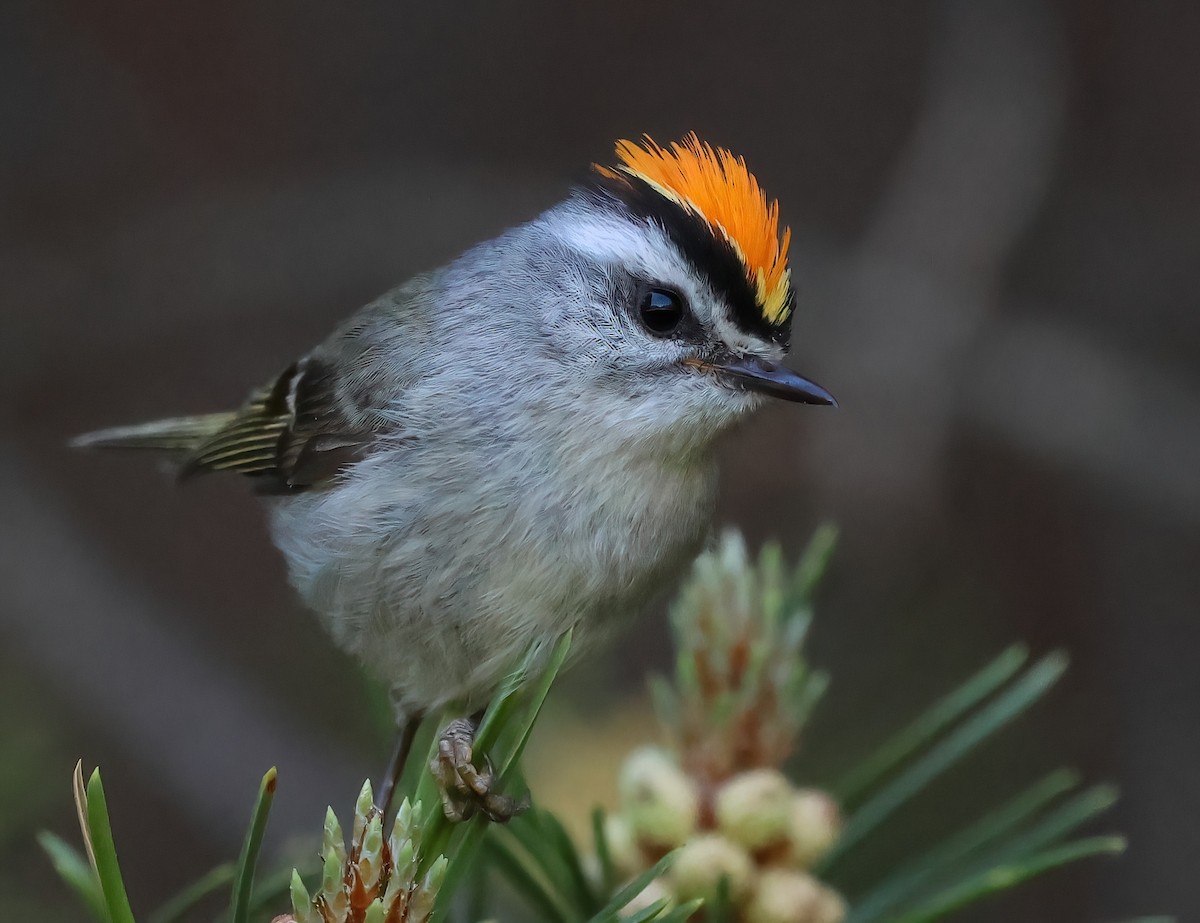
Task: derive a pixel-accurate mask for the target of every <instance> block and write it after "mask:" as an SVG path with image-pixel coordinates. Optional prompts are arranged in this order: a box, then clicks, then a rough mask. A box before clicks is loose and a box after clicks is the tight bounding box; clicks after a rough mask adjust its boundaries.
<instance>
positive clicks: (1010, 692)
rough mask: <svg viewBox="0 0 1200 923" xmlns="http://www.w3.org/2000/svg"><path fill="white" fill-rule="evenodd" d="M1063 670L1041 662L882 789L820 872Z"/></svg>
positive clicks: (1061, 663)
mask: <svg viewBox="0 0 1200 923" xmlns="http://www.w3.org/2000/svg"><path fill="white" fill-rule="evenodd" d="M1066 668H1067V658H1066V657H1065V656H1064V655H1063V654H1061V653H1054V654H1050V655H1048V656H1046V657H1044V658H1043V659H1042V660H1040V661H1039V662H1038V663H1036V664H1034V665H1033V666H1032V667H1030V668H1029V670H1027V671H1026V672H1025V674H1024V675H1023V676H1021V677H1020V678H1019V679H1018V680H1017V681H1016V682H1014V683H1013V684H1012V685H1011V686H1010V687H1009V688H1008V689H1006V690H1005V691H1004V692H1003V693H1001V694H1000V695H999V696H998V697H997V698H996V699H994V700H993V701H992V702H990V703H989V704H988V705H986V706H984V707H983V708H981V709H980V710H979V711H977V712H976V713H975V714H974V715H973V716H972V717H970V718H969V719H967V720H966V721H964V722H963V723H962V724H961V725H960V726H959V727H958V728H957V729H956V730H954V731H953V732H952V733H951V734H950V735H949V736H948V737H946V738H945V739H944V740H942V741H941V742H940V743H938V744H936V745H934V746H933V747H932V748H931V749H930V750H929V751H928V752H926V753H925V755H924V756H922V757H920V758H919V759H917V761H916V762H914V763H913V764H912V765H910V766H909V767H908V768H907V769H905V770H903V771H902V772H901V773H900V774H899V775H898V776H896V778H894V779H893V780H892V781H891V782H889V783H887V784H885V785H884V786H883V787H882V788H880V789H879V790H878V791H877V792H876V793H875V794H874V795H873V796H872V797H870V798H869V799H868V800H867V801H866V802H864V803H863V804H862V805H861V806H860V807H859V808H858V810H857V811H855V812H854V813H853V814H852V815H851V817H850V821H849V822H848V823H847V824H846V828H845V830H843V831H842V835H841V838H840V839H839V840H838V843H837V845H836V846H835V847H834V849H833V851H832V852H831V853H830V854H829V855H828V856H827V857H826V858H825V860H824V861H823V862H822V863H820V865H819V867H818V872H819V873H821V874H824V872H825V871H826V870H828V869H830V868H832V867H833V866H834V865H835V863H836V862H837V860H838V859H839V858H841V857H842V856H844V855H845V854H846V853H847V852H849V851H850V850H851V849H852V848H853V847H854V846H855V845H856V844H858V843H859V842H861V841H862V839H863V838H864V837H866V836H867V835H868V834H869V833H870V832H871V831H873V830H874V829H875V828H876V827H878V826H879V824H881V823H882V822H883V821H884V820H886V819H887V818H888V817H889V816H891V815H892V814H893V813H894V812H895V811H896V810H897V809H899V808H900V807H902V806H903V805H904V804H905V803H906V802H908V801H909V799H911V798H912V797H913V796H914V795H916V794H917V793H918V792H920V791H921V790H922V789H924V788H925V787H926V786H927V785H928V784H929V783H930V782H932V781H933V780H934V779H935V778H937V777H938V776H939V775H941V774H942V773H944V772H946V770H948V769H950V768H951V767H952V766H954V765H955V764H956V763H958V762H959V761H960V760H961V759H962V758H963V757H965V756H966V755H967V754H968V753H970V752H971V751H972V750H974V749H975V748H976V747H977V746H979V744H981V743H983V742H984V741H985V740H988V739H989V738H990V737H992V735H994V734H995V733H996V732H997V731H999V730H1000V728H1002V727H1003V726H1004V725H1006V724H1008V723H1009V722H1010V721H1012V720H1013V719H1014V718H1016V717H1017V716H1018V715H1020V714H1021V713H1022V712H1024V711H1025V710H1026V709H1027V708H1029V706H1031V705H1032V704H1033V703H1034V702H1036V701H1037V700H1038V699H1040V698H1041V697H1042V696H1043V695H1044V694H1045V693H1046V692H1047V691H1048V690H1049V689H1050V687H1051V686H1053V685H1054V683H1055V682H1057V681H1058V678H1059V677H1060V676H1062V674H1063V671H1064V670H1066ZM937 707H938V706H935V708H937Z"/></svg>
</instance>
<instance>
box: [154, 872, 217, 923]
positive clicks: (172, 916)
mask: <svg viewBox="0 0 1200 923" xmlns="http://www.w3.org/2000/svg"><path fill="white" fill-rule="evenodd" d="M236 874H237V866H235V865H234V864H233V863H232V862H226V863H223V864H222V865H218V866H217V867H216V868H214V869H213V870H212V871H210V872H209V873H208V874H207V875H204V876H203V877H202V878H199V879H197V880H196V881H194V882H192V884H190V885H188V886H187V887H186V888H184V889H183V890H182V891H180V892H179V893H178V894H177V895H175V897H173V898H171V899H170V900H169V901H167V902H166V903H165V904H163V905H162V906H161V907H159V908H158V910H156V911H154V913H152V914H151V915H150V923H175V921H176V920H178V919H179V918H180V917H182V916H184V915H185V914H186V913H187V912H188V911H189V910H191V909H193V908H194V907H195V906H196V905H197V904H199V903H200V902H201V901H202V900H204V899H205V898H206V897H208V896H209V895H210V894H212V893H213V892H215V891H217V890H218V889H220V888H223V887H225V886H226V885H228V884H230V883H231V882H232V881H233V879H234V877H235V875H236Z"/></svg>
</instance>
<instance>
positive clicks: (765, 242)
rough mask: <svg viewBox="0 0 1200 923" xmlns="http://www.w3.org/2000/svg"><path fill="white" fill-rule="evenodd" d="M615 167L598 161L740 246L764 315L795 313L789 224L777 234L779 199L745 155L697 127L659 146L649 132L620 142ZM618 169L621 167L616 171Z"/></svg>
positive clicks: (775, 319) (782, 318) (773, 318)
mask: <svg viewBox="0 0 1200 923" xmlns="http://www.w3.org/2000/svg"><path fill="white" fill-rule="evenodd" d="M617 157H618V159H619V160H620V165H619V166H618V167H617V168H616V171H614V170H610V169H608V168H607V167H602V166H600V165H599V164H596V170H597V171H599V172H600V173H601V174H602V175H604V176H607V177H610V178H613V179H616V178H619V175H620V173H625V174H628V175H630V176H634V177H637V178H638V179H640V180H642V181H643V182H646V183H648V184H649V185H650V186H652V187H653V188H654V189H655V191H657V192H658V193H659V194H660V195H663V196H665V197H666V198H668V199H670V200H671V201H673V202H675V203H676V204H677V205H679V206H680V207H682V208H684V209H687V210H688V211H690V212H693V213H695V214H697V215H699V216H700V217H702V218H703V219H704V220H705V221H706V222H708V224H709V225H710V226H711V227H712V228H713V230H714V231H715V232H718V233H720V234H721V235H722V236H723V237H724V238H725V239H726V240H727V241H728V242H729V244H730V245H731V246H732V247H733V249H734V250H735V251H736V253H737V255H738V257H739V258H740V259H741V261H742V264H743V265H744V266H745V268H746V275H747V277H748V278H749V280H750V283H751V285H752V286H753V287H754V290H755V292H756V293H757V300H758V306H759V308H760V310H761V311H762V315H763V319H764V320H766V321H767V323H769V324H771V325H773V326H779V325H781V324H784V323H786V322H787V320H788V315H789V314H790V313H791V300H790V298H789V297H788V295H789V292H790V289H791V274H790V272H789V271H788V265H787V252H788V244H789V242H790V241H791V236H792V232H791V228H787V227H785V228H784V229H783V236H782V237H780V234H779V203H778V202H777V201H772V202H770V203H768V202H767V196H766V193H764V192H763V191H762V189H761V188H760V187H759V185H758V180H756V179H755V178H754V174H752V173H751V172H750V171H749V170H748V169H747V168H746V161H745V160H743V159H742V158H741V157H735V156H734V155H733V154H731V153H730V152H729V151H727V150H725V149H724V148H716V149H714V148H712V147H710V146H709V145H708V144H705V143H704V142H703V141H701V140H700V139H699V138H698V137H697V136H696V134H695V132H693V133H691V134H689V135H688V136H687V137H686V138H684V139H683V141H681V142H680V141H675V142H672V143H671V144H670V145H669V146H668V147H665V148H663V147H660V146H659V145H658V144H656V143H655V142H654V141H653V140H651V138H650V137H649V136H646V137H645V140H644V141H643V143H642V144H640V145H639V144H636V143H634V142H633V141H618V142H617ZM618 171H619V172H618Z"/></svg>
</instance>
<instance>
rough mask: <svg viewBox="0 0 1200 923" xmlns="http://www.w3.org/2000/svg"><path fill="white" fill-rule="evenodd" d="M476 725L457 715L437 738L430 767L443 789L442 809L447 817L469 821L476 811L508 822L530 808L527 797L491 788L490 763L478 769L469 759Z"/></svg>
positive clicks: (501, 821)
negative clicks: (436, 747) (435, 754)
mask: <svg viewBox="0 0 1200 923" xmlns="http://www.w3.org/2000/svg"><path fill="white" fill-rule="evenodd" d="M474 743H475V725H474V724H473V723H472V722H471V721H470V720H468V719H466V718H458V719H456V720H454V721H451V722H450V723H449V724H448V725H446V728H445V730H443V731H442V735H441V737H440V738H439V739H438V752H437V756H436V757H435V758H434V759H433V761H432V762H431V763H430V764H429V770H430V772H432V773H433V777H434V778H435V779H436V780H437V783H438V788H440V789H441V792H442V810H443V811H444V812H445V814H446V817H447V818H448V819H449V820H452V821H455V822H458V821H464V820H468V819H469V818H471V817H473V816H474V815H475V813H476V812H479V813H481V814H483V816H484V817H486V818H487V819H488V820H491V821H495V822H496V823H500V824H503V823H507V822H508V821H510V820H512V818H514V817H516V816H517V815H518V814H523V813H524V812H525V811H527V810H529V800H528V798H519V799H518V798H513V797H511V796H509V795H503V794H501V793H499V792H494V791H492V785H493V784H494V783H495V775H494V773H493V772H492V768H491V764H490V763H488V764H487V765H486V766H485V767H484V768H483V769H478V768H477V767H476V766H475V764H474V762H472V757H473V755H474V754H473V752H472V748H473V746H474Z"/></svg>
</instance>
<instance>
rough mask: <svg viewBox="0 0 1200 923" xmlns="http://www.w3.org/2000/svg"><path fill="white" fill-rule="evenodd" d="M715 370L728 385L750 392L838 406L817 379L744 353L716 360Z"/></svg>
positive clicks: (805, 402)
mask: <svg viewBox="0 0 1200 923" xmlns="http://www.w3.org/2000/svg"><path fill="white" fill-rule="evenodd" d="M711 368H712V370H713V371H714V372H716V373H717V375H719V376H720V377H721V378H723V379H724V380H725V382H726V383H727V384H730V385H733V386H734V387H737V388H744V389H745V390H747V391H760V392H762V393H763V394H769V395H771V396H772V397H781V398H783V399H784V400H785V401H796V402H797V403H799V404H827V405H830V406H833V407H836V406H837V400H836V399H835V398H834V396H833V395H832V394H830V393H829V392H828V391H826V390H825V389H824V388H822V387H821V386H820V385H819V384H817V383H816V382H815V381H809V380H808V379H807V378H804V377H802V376H800V375H797V374H796V373H795V372H793V371H792V370H791V369H787V368H784V367H783V366H782V365H779V364H778V363H776V362H770V361H768V360H767V359H759V358H756V357H754V356H743V357H741V358H738V359H731V360H729V361H727V362H718V363H714V364H713V365H712V366H711Z"/></svg>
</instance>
